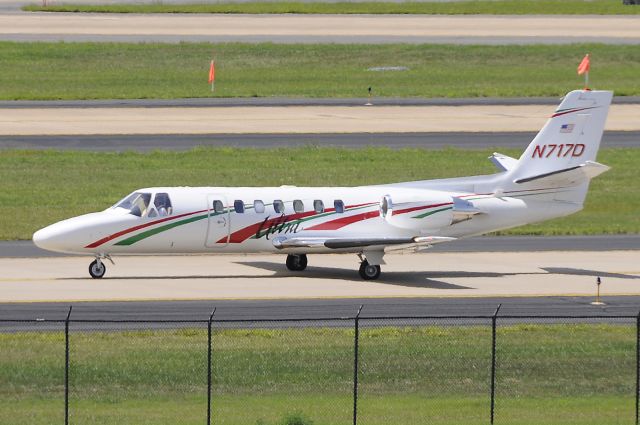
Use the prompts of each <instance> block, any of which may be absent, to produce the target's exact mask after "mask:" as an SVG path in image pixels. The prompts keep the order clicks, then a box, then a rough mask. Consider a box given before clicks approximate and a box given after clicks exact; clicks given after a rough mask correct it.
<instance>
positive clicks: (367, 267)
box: [358, 260, 380, 280]
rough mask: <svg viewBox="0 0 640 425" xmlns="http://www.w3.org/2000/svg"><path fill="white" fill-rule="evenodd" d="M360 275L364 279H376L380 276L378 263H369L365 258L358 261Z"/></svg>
mask: <svg viewBox="0 0 640 425" xmlns="http://www.w3.org/2000/svg"><path fill="white" fill-rule="evenodd" d="M358 273H360V277H361V278H363V279H364V280H376V279H377V278H379V277H380V265H375V266H374V265H373V264H369V262H368V261H367V260H364V261H363V262H362V263H360V270H358Z"/></svg>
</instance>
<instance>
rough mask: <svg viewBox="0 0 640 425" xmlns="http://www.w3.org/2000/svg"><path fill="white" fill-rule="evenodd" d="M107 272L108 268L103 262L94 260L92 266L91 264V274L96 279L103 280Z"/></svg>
mask: <svg viewBox="0 0 640 425" xmlns="http://www.w3.org/2000/svg"><path fill="white" fill-rule="evenodd" d="M106 272H107V266H105V265H104V263H103V262H102V261H100V263H98V260H93V261H92V262H91V264H89V274H90V275H91V277H92V278H94V279H101V278H102V276H104V274H105V273H106Z"/></svg>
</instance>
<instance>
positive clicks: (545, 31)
mask: <svg viewBox="0 0 640 425" xmlns="http://www.w3.org/2000/svg"><path fill="white" fill-rule="evenodd" d="M639 23H640V17H639V16H562V15H555V16H527V15H521V16H520V15H519V16H506V15H505V16H490V15H474V16H461V15H455V16H454V15H439V16H438V15H348V16H347V15H224V14H211V15H193V14H157V15H145V14H106V13H103V14H88V13H83V14H74V13H47V12H42V13H11V12H4V13H0V40H12V41H58V40H64V41H95V42H104V41H128V42H143V41H144V42H180V41H207V42H232V41H239V42H274V43H375V44H379V43H456V44H529V43H536V44H540V43H547V44H565V43H576V42H580V43H588V42H597V43H612V44H613V43H615V44H639V43H640V25H639Z"/></svg>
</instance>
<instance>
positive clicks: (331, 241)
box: [273, 236, 456, 249]
mask: <svg viewBox="0 0 640 425" xmlns="http://www.w3.org/2000/svg"><path fill="white" fill-rule="evenodd" d="M455 239H456V238H448V237H444V236H414V237H409V238H332V237H306V238H305V237H297V236H293V237H290V238H286V237H282V238H275V239H274V240H273V245H274V246H275V247H276V248H278V249H286V248H329V249H345V248H367V247H372V246H381V247H400V246H403V245H408V246H416V247H419V246H430V245H434V244H437V243H441V242H449V241H453V240H455Z"/></svg>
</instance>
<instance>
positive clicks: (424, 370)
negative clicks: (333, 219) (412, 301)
mask: <svg viewBox="0 0 640 425" xmlns="http://www.w3.org/2000/svg"><path fill="white" fill-rule="evenodd" d="M639 323H640V321H639V319H638V317H630V316H615V317H613V316H607V317H595V316H584V317H578V316H572V317H568V316H567V317H557V316H556V317H541V316H535V317H524V316H517V317H516V316H500V315H499V314H498V312H497V311H496V314H495V315H493V316H476V317H396V318H388V317H387V318H380V317H360V315H359V313H358V315H354V316H353V317H347V318H321V319H303V320H293V319H284V320H237V319H234V320H225V319H222V318H220V319H218V318H216V317H215V315H214V314H212V316H211V317H210V318H209V319H208V320H200V321H171V320H164V321H119V320H112V321H106V320H102V321H86V320H74V319H73V317H72V315H71V316H69V317H68V319H67V320H63V321H42V320H39V321H11V320H5V321H0V424H3V425H4V424H7V425H9V424H11V425H21V424H25V425H26V424H29V425H38V424H55V423H59V424H62V423H64V424H88V423H95V424H136V425H137V424H143V425H144V424H211V423H213V424H224V425H227V424H229V425H235V424H238V425H240V424H242V425H245V424H255V425H289V424H291V425H293V424H297V425H304V424H316V425H320V424H328V425H333V424H336V425H337V424H353V425H356V424H363V425H377V424H390V423H391V424H393V423H397V424H460V423H464V424H489V423H496V424H531V423H536V424H556V423H562V424H633V423H635V424H637V423H638V373H639V369H638V342H639V339H638V335H639Z"/></svg>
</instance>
